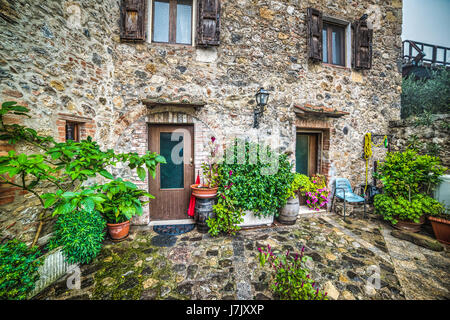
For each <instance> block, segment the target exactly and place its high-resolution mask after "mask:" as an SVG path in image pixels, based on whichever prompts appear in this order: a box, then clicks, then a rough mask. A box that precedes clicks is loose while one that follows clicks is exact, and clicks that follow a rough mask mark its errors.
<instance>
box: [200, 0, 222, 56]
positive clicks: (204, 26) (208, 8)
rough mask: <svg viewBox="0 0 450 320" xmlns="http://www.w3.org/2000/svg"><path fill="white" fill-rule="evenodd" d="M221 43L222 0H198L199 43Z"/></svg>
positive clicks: (206, 44) (213, 44)
mask: <svg viewBox="0 0 450 320" xmlns="http://www.w3.org/2000/svg"><path fill="white" fill-rule="evenodd" d="M219 44H220V0H198V24H197V45H198V46H203V47H207V46H218V45H219Z"/></svg>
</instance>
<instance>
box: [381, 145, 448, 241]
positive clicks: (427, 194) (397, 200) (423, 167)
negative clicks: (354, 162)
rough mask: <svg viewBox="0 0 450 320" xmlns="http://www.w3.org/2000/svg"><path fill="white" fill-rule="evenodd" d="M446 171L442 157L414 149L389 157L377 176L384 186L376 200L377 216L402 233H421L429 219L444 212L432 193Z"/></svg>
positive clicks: (395, 153)
mask: <svg viewBox="0 0 450 320" xmlns="http://www.w3.org/2000/svg"><path fill="white" fill-rule="evenodd" d="M445 170H447V168H445V167H443V166H441V162H440V159H439V158H438V157H432V156H428V155H419V154H417V152H416V151H414V150H411V149H408V150H406V151H404V152H392V153H388V155H387V156H386V160H385V161H384V162H383V163H381V164H380V165H379V166H378V171H377V172H376V173H375V174H374V176H375V177H376V178H378V179H380V180H381V181H382V183H383V186H384V194H378V195H376V196H375V198H374V206H375V210H376V213H378V214H380V215H382V216H383V218H384V219H385V220H387V221H390V222H391V223H392V224H393V226H394V227H396V228H398V229H401V230H405V231H409V232H418V231H419V230H420V227H421V225H422V224H423V223H424V222H425V216H426V215H430V214H434V212H440V210H442V205H441V204H440V203H439V202H438V201H436V200H435V199H433V198H432V197H431V193H432V191H433V189H434V188H435V187H436V185H437V184H438V182H439V177H440V176H441V175H442V173H443V172H445Z"/></svg>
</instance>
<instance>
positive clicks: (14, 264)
mask: <svg viewBox="0 0 450 320" xmlns="http://www.w3.org/2000/svg"><path fill="white" fill-rule="evenodd" d="M40 254H41V253H40V251H39V250H38V249H37V247H33V248H28V246H27V245H26V244H25V243H23V242H20V241H19V240H17V239H14V240H10V241H8V242H7V243H5V244H2V245H0V299H2V300H6V299H8V300H23V299H26V297H27V295H28V294H29V293H30V292H31V291H32V290H33V289H34V286H35V282H36V281H37V280H39V273H38V269H39V266H40V265H42V263H43V261H42V260H41V259H39V256H40Z"/></svg>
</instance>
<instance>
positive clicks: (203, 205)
mask: <svg viewBox="0 0 450 320" xmlns="http://www.w3.org/2000/svg"><path fill="white" fill-rule="evenodd" d="M216 201H217V199H216V198H197V199H196V200H195V222H196V224H197V230H198V232H200V233H207V232H208V231H209V227H208V224H207V223H206V221H207V220H208V219H209V218H214V217H215V216H216V214H215V212H214V210H213V205H215V204H216Z"/></svg>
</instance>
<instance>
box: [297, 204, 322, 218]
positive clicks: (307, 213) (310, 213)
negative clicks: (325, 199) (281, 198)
mask: <svg viewBox="0 0 450 320" xmlns="http://www.w3.org/2000/svg"><path fill="white" fill-rule="evenodd" d="M325 214H329V213H328V212H327V210H325V209H322V210H319V211H315V210H311V209H310V208H309V207H307V206H300V208H299V210H298V215H299V218H311V217H318V216H322V215H325Z"/></svg>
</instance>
